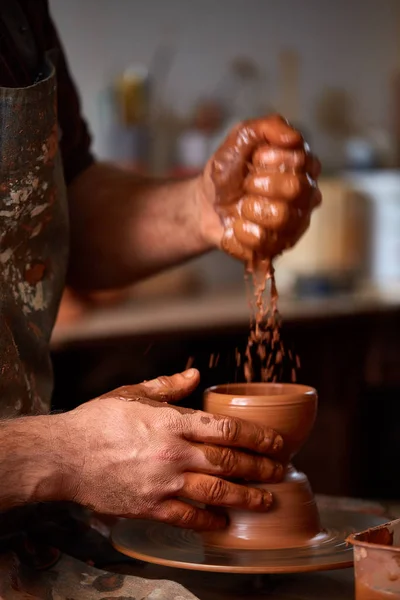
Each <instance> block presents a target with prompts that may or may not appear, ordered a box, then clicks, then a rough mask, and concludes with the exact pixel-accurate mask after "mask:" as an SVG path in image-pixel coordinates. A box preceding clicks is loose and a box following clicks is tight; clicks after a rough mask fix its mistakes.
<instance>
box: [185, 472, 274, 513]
mask: <svg viewBox="0 0 400 600" xmlns="http://www.w3.org/2000/svg"><path fill="white" fill-rule="evenodd" d="M179 496H180V497H181V498H187V499H189V500H192V501H195V502H201V503H204V504H208V505H210V506H223V507H225V508H238V509H243V510H255V511H266V510H268V509H269V508H270V507H271V504H272V494H271V492H269V491H268V490H262V489H258V488H253V487H250V486H244V485H239V484H237V483H232V482H230V481H226V480H225V479H220V478H219V477H212V476H210V475H199V474H196V473H185V475H184V484H183V488H182V490H181V491H180V492H179Z"/></svg>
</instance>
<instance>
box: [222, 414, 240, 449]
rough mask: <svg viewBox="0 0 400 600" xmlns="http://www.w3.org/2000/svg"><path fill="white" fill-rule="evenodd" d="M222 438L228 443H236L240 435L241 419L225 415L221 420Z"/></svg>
mask: <svg viewBox="0 0 400 600" xmlns="http://www.w3.org/2000/svg"><path fill="white" fill-rule="evenodd" d="M219 429H220V431H221V435H222V439H223V440H224V441H225V442H228V443H235V442H237V440H238V439H239V437H240V431H241V426H240V421H238V420H237V419H234V418H232V417H224V418H223V419H221V420H220V421H219Z"/></svg>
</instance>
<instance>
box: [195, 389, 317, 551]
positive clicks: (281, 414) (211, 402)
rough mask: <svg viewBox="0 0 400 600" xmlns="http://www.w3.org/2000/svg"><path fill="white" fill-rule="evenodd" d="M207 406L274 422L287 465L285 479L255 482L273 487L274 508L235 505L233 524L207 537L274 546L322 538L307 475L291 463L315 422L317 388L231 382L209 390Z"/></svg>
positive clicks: (225, 543) (224, 543)
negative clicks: (260, 509) (249, 509)
mask: <svg viewBox="0 0 400 600" xmlns="http://www.w3.org/2000/svg"><path fill="white" fill-rule="evenodd" d="M204 408H205V410H206V411H207V412H210V413H216V414H222V415H228V416H235V417H239V418H242V419H246V420H247V421H252V422H255V423H259V424H261V423H262V424H265V425H267V426H268V427H272V428H273V429H274V430H275V431H277V432H278V433H280V434H281V435H282V437H283V440H284V445H283V449H282V451H281V452H280V456H279V459H280V460H281V461H282V463H283V464H284V467H285V476H284V479H283V481H281V482H280V483H273V484H271V483H270V484H265V485H264V484H261V485H260V484H254V483H252V487H254V486H256V487H260V488H262V489H267V490H269V491H271V492H272V494H273V504H272V508H271V509H270V511H268V512H267V513H263V514H260V513H254V512H243V511H235V510H231V511H229V513H228V516H229V525H228V527H227V528H226V529H224V530H222V531H216V532H207V533H205V534H204V539H205V543H207V544H209V545H215V546H219V547H221V548H222V547H224V548H238V549H239V548H240V549H271V548H295V547H300V546H309V545H313V544H317V543H319V542H321V541H322V539H323V538H324V533H323V532H322V530H321V524H320V520H319V515H318V510H317V507H316V504H315V501H314V497H313V493H312V490H311V488H310V485H309V483H308V480H307V477H306V476H305V475H304V474H303V473H298V472H297V471H296V470H295V469H294V467H293V466H292V465H291V464H290V460H291V459H292V457H293V456H295V454H296V453H297V452H298V451H299V450H300V448H301V447H302V445H303V444H304V442H305V441H306V439H307V437H308V435H309V434H310V432H311V429H312V427H313V425H314V421H315V417H316V413H317V393H316V391H315V390H314V389H312V388H310V387H307V386H303V385H297V384H273V383H253V384H228V385H222V386H217V387H214V388H210V389H209V390H207V391H206V393H205V397H204Z"/></svg>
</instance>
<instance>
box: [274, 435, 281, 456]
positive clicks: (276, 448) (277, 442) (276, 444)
mask: <svg viewBox="0 0 400 600" xmlns="http://www.w3.org/2000/svg"><path fill="white" fill-rule="evenodd" d="M282 448H283V437H282V436H281V435H277V436H275V441H274V443H273V445H272V451H273V452H280V450H282Z"/></svg>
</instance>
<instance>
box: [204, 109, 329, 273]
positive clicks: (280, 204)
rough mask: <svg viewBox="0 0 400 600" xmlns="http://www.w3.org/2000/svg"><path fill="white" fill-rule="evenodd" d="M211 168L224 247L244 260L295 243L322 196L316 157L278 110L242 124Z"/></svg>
mask: <svg viewBox="0 0 400 600" xmlns="http://www.w3.org/2000/svg"><path fill="white" fill-rule="evenodd" d="M210 167H211V179H212V181H213V183H214V185H215V189H216V190H217V197H216V210H217V212H218V213H219V215H220V217H221V220H222V222H223V225H224V236H223V240H222V247H223V249H224V250H225V251H226V252H228V253H229V254H232V255H233V256H236V257H237V258H240V259H241V260H244V261H245V262H248V261H251V260H254V259H255V260H257V261H258V260H262V259H265V258H268V259H270V260H271V259H273V258H274V257H275V256H277V255H278V254H281V253H282V252H283V251H284V250H286V249H288V248H291V247H292V246H294V244H295V243H296V242H297V241H298V240H299V238H300V237H301V235H302V234H303V233H304V231H305V230H306V229H307V227H308V225H309V223H310V215H311V212H312V210H313V209H314V208H315V207H316V206H317V205H318V204H319V203H320V201H321V195H320V192H319V190H318V188H317V184H316V180H317V178H318V175H319V172H320V165H319V162H318V160H317V159H316V158H315V157H313V156H312V154H310V151H309V148H308V146H307V144H306V143H305V142H304V140H303V138H302V136H301V134H300V133H299V132H297V131H295V130H294V129H293V128H292V127H291V126H290V125H289V124H288V123H287V121H285V120H284V119H282V117H280V116H278V115H272V116H269V117H266V118H264V119H259V120H254V121H245V122H244V123H241V124H240V125H239V126H238V127H237V128H235V129H234V130H232V132H231V134H230V135H229V136H228V137H227V139H226V140H225V142H224V143H223V145H222V146H221V147H220V148H219V149H218V150H217V152H216V153H215V155H214V157H213V159H212V161H211V165H210Z"/></svg>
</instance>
